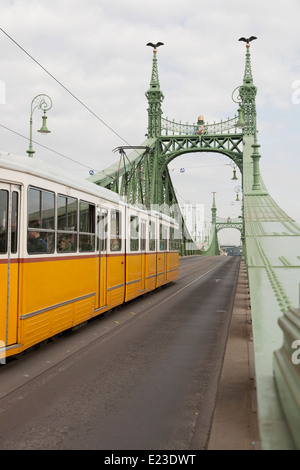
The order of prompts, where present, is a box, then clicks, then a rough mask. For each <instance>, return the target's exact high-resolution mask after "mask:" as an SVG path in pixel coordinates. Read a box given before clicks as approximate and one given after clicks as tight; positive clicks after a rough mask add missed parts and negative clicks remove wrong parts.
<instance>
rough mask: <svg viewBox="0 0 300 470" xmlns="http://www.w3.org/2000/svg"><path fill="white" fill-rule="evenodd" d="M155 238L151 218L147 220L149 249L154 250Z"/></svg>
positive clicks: (153, 224) (153, 223)
mask: <svg viewBox="0 0 300 470" xmlns="http://www.w3.org/2000/svg"><path fill="white" fill-rule="evenodd" d="M155 242H156V239H155V222H154V221H153V220H150V221H149V251H155V245H156V243H155Z"/></svg>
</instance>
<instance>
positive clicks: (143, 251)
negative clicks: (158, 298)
mask: <svg viewBox="0 0 300 470" xmlns="http://www.w3.org/2000/svg"><path fill="white" fill-rule="evenodd" d="M146 238H147V221H146V220H141V291H143V290H145V289H146V272H147V269H146V263H147V260H146Z"/></svg>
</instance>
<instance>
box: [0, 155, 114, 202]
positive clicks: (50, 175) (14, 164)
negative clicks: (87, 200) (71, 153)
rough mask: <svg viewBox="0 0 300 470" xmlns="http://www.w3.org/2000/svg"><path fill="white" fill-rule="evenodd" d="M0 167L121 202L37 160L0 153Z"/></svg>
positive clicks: (107, 192)
mask: <svg viewBox="0 0 300 470" xmlns="http://www.w3.org/2000/svg"><path fill="white" fill-rule="evenodd" d="M0 167H2V168H7V169H11V170H15V171H19V172H22V173H26V174H28V175H32V176H38V177H40V178H44V179H46V180H48V181H53V182H55V183H59V184H64V185H68V186H71V187H73V188H74V189H78V190H81V191H85V192H87V193H89V194H93V195H94V196H98V197H101V198H105V199H107V200H109V201H112V202H116V203H119V202H121V199H120V197H119V195H118V194H117V193H114V192H113V191H110V190H109V189H106V188H103V187H101V186H98V185H96V184H95V183H92V182H90V181H88V180H85V179H81V178H78V177H75V176H72V175H69V174H68V173H67V172H66V171H65V170H64V169H63V168H60V167H55V166H53V165H49V164H48V163H45V162H43V161H42V160H39V159H37V158H29V157H20V156H16V155H13V154H11V153H8V152H6V153H2V152H0Z"/></svg>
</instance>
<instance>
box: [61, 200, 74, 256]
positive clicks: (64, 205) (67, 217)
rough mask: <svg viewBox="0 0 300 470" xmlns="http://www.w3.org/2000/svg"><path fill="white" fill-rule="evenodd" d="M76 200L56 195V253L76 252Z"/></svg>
mask: <svg viewBox="0 0 300 470" xmlns="http://www.w3.org/2000/svg"><path fill="white" fill-rule="evenodd" d="M77 213H78V210H77V199H76V198H74V197H69V196H63V195H58V197H57V251H58V252H59V253H66V252H67V253H73V252H75V251H77Z"/></svg>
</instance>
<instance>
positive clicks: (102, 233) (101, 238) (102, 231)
mask: <svg viewBox="0 0 300 470" xmlns="http://www.w3.org/2000/svg"><path fill="white" fill-rule="evenodd" d="M97 225H98V227H97V234H98V236H97V250H98V251H99V250H100V251H105V250H106V239H107V213H106V212H101V213H100V214H99V216H98V220H97Z"/></svg>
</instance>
